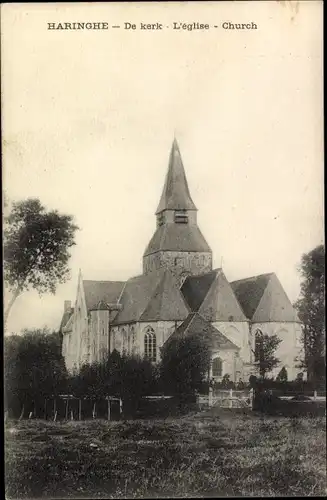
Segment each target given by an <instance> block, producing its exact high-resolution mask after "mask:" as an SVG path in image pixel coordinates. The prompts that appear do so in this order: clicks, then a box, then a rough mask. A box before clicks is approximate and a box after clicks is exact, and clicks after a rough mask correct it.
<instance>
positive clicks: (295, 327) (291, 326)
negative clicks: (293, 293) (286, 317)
mask: <svg viewBox="0 0 327 500" xmlns="http://www.w3.org/2000/svg"><path fill="white" fill-rule="evenodd" d="M257 329H260V330H261V331H262V333H264V334H268V335H277V336H278V337H279V338H280V339H282V342H281V343H280V345H279V346H278V348H277V350H276V357H277V358H279V359H280V364H279V365H278V367H277V368H275V369H274V370H273V371H272V376H274V377H276V376H277V375H278V373H279V372H280V370H281V368H282V367H283V366H285V368H286V370H287V374H288V379H289V380H294V379H295V378H296V375H297V374H298V373H299V372H300V371H301V369H300V368H296V365H297V362H296V359H295V358H297V357H299V356H301V354H302V345H301V334H302V328H301V324H300V323H290V322H287V323H286V322H285V323H281V322H280V323H279V322H269V323H253V325H252V331H253V337H255V332H256V330H257Z"/></svg>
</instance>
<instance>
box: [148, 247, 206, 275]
mask: <svg viewBox="0 0 327 500" xmlns="http://www.w3.org/2000/svg"><path fill="white" fill-rule="evenodd" d="M162 267H163V268H168V269H169V270H170V271H171V272H172V273H173V274H174V275H175V276H177V277H179V276H181V275H182V274H183V273H187V274H196V275H197V274H202V273H206V272H209V271H211V270H212V254H211V253H210V252H172V251H160V252H156V253H153V254H150V255H146V256H145V257H143V272H144V273H145V274H146V273H148V272H151V271H153V270H154V269H160V268H162Z"/></svg>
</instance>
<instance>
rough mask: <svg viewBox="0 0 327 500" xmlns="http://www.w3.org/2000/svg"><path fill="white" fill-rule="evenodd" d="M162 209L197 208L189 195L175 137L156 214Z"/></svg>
mask: <svg viewBox="0 0 327 500" xmlns="http://www.w3.org/2000/svg"><path fill="white" fill-rule="evenodd" d="M164 210H197V208H196V206H195V205H194V202H193V200H192V198H191V195H190V191H189V188H188V184H187V180H186V175H185V170H184V166H183V162H182V157H181V153H180V150H179V147H178V144H177V140H176V138H174V141H173V145H172V148H171V151H170V157H169V166H168V172H167V176H166V180H165V185H164V188H163V192H162V195H161V198H160V202H159V205H158V208H157V211H156V214H159V213H160V212H163V211H164Z"/></svg>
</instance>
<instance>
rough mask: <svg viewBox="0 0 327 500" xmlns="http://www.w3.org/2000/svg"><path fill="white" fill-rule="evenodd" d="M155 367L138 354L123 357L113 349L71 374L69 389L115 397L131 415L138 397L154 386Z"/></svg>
mask: <svg viewBox="0 0 327 500" xmlns="http://www.w3.org/2000/svg"><path fill="white" fill-rule="evenodd" d="M156 382H157V378H156V373H155V367H154V366H153V365H152V363H151V362H150V361H148V360H146V359H143V358H141V357H138V356H125V355H122V356H121V355H120V353H119V352H118V351H116V350H114V351H113V352H112V353H110V354H109V356H108V358H107V359H105V360H104V361H102V362H101V363H92V364H86V365H84V366H82V367H81V369H80V370H79V372H78V373H74V374H72V375H71V377H70V383H69V387H70V392H72V394H74V395H75V396H78V397H83V396H93V397H95V398H101V397H105V396H108V395H110V396H117V397H120V398H121V399H122V400H123V402H124V408H125V410H127V413H130V414H133V413H134V412H135V410H136V409H137V407H138V404H139V402H140V400H141V398H142V397H143V396H145V395H149V394H151V393H152V392H153V391H154V390H155V388H156Z"/></svg>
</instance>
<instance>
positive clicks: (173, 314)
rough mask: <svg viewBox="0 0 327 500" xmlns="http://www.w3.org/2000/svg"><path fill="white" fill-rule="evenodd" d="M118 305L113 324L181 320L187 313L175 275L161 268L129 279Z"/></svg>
mask: <svg viewBox="0 0 327 500" xmlns="http://www.w3.org/2000/svg"><path fill="white" fill-rule="evenodd" d="M120 304H121V305H122V309H121V311H120V312H119V313H118V314H117V316H116V318H115V320H114V322H113V324H123V323H130V322H136V321H181V320H183V319H185V318H186V317H187V315H188V314H189V310H188V307H187V304H186V302H185V301H184V298H183V296H182V294H181V293H180V291H179V288H178V285H177V281H176V278H174V276H173V275H172V274H171V272H170V271H169V270H168V269H164V268H162V269H159V270H154V271H152V272H150V273H148V274H144V275H141V276H136V277H134V278H131V279H130V280H128V281H127V283H126V286H125V287H124V290H123V293H122V296H121V298H120Z"/></svg>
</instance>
